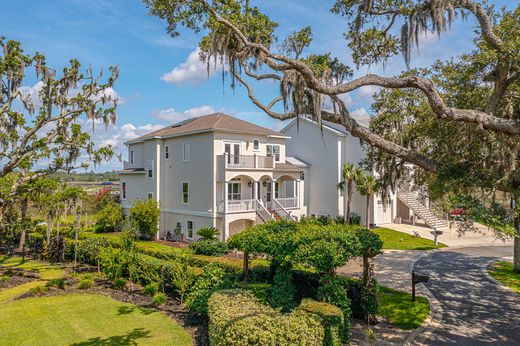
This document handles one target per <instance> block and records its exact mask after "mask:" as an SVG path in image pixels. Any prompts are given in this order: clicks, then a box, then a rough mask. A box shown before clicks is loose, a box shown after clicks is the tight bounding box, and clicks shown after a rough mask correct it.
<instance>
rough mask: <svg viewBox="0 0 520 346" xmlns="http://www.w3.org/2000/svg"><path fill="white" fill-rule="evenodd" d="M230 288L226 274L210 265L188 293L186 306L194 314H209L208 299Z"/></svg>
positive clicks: (215, 266)
mask: <svg viewBox="0 0 520 346" xmlns="http://www.w3.org/2000/svg"><path fill="white" fill-rule="evenodd" d="M230 287H231V282H229V280H228V278H227V277H226V273H225V272H224V271H223V270H222V269H221V268H219V267H218V266H217V265H215V264H208V265H207V266H206V267H205V268H204V272H203V273H202V275H201V276H199V277H198V278H197V280H196V281H195V284H194V285H193V286H192V288H191V291H190V292H189V293H188V295H187V297H186V306H187V307H188V309H190V310H191V311H193V312H196V313H198V314H204V315H205V314H207V313H208V299H209V297H211V295H212V294H213V292H216V291H218V290H221V289H224V288H230Z"/></svg>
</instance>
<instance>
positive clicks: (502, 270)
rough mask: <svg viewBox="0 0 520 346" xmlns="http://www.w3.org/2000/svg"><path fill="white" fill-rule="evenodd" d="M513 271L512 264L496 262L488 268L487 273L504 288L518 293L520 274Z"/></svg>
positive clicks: (519, 290) (519, 291)
mask: <svg viewBox="0 0 520 346" xmlns="http://www.w3.org/2000/svg"><path fill="white" fill-rule="evenodd" d="M513 269H514V266H513V263H511V262H504V261H497V262H495V263H493V264H492V265H490V266H489V267H488V272H489V274H490V275H491V276H492V277H494V278H495V279H497V280H498V281H500V282H501V283H503V284H504V285H505V286H507V287H509V288H510V289H512V290H513V291H515V292H516V293H520V273H515V272H513Z"/></svg>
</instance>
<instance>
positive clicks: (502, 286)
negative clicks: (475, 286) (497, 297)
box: [480, 258, 518, 294]
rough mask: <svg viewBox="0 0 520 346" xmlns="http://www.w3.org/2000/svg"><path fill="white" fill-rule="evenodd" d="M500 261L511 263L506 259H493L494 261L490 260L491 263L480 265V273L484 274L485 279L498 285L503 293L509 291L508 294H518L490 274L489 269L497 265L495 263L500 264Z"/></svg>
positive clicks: (486, 262)
mask: <svg viewBox="0 0 520 346" xmlns="http://www.w3.org/2000/svg"><path fill="white" fill-rule="evenodd" d="M498 261H504V262H510V261H509V260H508V259H505V258H495V259H492V260H489V261H485V262H484V263H482V264H481V265H480V271H481V272H482V274H484V276H485V277H487V278H488V280H489V281H491V282H493V283H494V284H495V285H497V288H498V289H501V290H503V291H507V292H513V293H517V292H516V291H513V289H511V288H509V287H507V286H506V285H504V284H503V283H501V282H500V281H498V280H497V279H495V278H494V277H493V276H491V274H489V272H488V270H487V268H488V267H489V266H490V265H491V264H493V263H495V262H498ZM517 294H518V293H517Z"/></svg>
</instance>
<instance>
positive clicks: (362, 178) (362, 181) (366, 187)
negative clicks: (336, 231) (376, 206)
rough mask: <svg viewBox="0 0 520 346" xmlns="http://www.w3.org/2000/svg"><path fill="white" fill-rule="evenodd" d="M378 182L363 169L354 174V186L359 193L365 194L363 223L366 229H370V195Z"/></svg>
mask: <svg viewBox="0 0 520 346" xmlns="http://www.w3.org/2000/svg"><path fill="white" fill-rule="evenodd" d="M358 171H359V170H358ZM378 187H379V183H378V181H377V179H376V178H374V177H373V176H371V175H368V174H366V173H365V172H363V171H359V172H358V173H357V174H356V188H357V190H358V191H359V193H360V194H362V195H364V196H367V205H366V214H365V223H366V227H367V229H370V199H371V198H372V195H373V194H374V193H376V192H377V190H378Z"/></svg>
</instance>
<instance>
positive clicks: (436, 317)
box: [404, 250, 444, 346]
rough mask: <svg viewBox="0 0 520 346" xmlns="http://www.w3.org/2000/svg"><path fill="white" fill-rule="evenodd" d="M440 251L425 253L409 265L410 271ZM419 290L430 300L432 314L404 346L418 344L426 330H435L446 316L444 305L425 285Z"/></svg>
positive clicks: (411, 334) (410, 335)
mask: <svg viewBox="0 0 520 346" xmlns="http://www.w3.org/2000/svg"><path fill="white" fill-rule="evenodd" d="M435 251H440V250H433V251H429V252H428V253H425V254H423V255H421V256H419V257H418V258H416V259H415V260H412V261H410V262H409V263H408V271H409V272H410V274H411V272H412V270H413V269H414V268H415V263H417V262H418V261H420V260H421V259H423V258H425V257H428V256H430V255H431V254H432V253H433V252H435ZM417 287H418V288H419V291H420V292H421V293H422V294H424V295H425V296H426V299H428V303H429V304H430V314H429V315H428V317H427V318H426V319H425V320H424V321H423V323H422V324H421V325H420V326H419V327H417V328H415V329H414V330H413V331H412V332H411V333H410V334H409V335H408V336H407V337H406V339H405V340H404V345H407V346H408V345H414V344H415V343H416V338H417V337H418V336H420V335H421V334H422V333H423V332H424V331H425V330H427V329H428V328H431V329H434V328H435V326H439V325H440V324H441V321H442V316H443V314H444V312H443V310H442V305H441V303H440V302H439V300H437V298H435V296H434V295H433V294H432V293H431V291H430V290H429V289H428V287H426V285H424V284H423V283H420V284H418V285H417Z"/></svg>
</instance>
